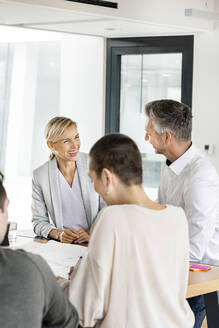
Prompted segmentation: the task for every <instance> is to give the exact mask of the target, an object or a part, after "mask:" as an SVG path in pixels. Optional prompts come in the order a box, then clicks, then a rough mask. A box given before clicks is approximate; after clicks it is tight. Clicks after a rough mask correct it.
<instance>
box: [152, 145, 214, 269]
mask: <svg viewBox="0 0 219 328" xmlns="http://www.w3.org/2000/svg"><path fill="white" fill-rule="evenodd" d="M158 201H159V203H161V204H171V205H175V206H180V207H182V208H183V209H184V211H185V214H186V217H187V219H188V223H189V237H190V259H191V260H192V261H201V262H205V260H206V261H208V263H211V264H213V263H215V262H216V261H219V177H218V174H217V172H216V170H215V168H214V167H213V166H212V164H211V163H210V162H209V160H208V159H207V158H206V156H205V155H204V154H203V153H202V152H201V151H200V150H198V149H197V148H196V147H195V146H194V145H192V146H191V147H190V148H189V149H188V150H187V151H186V152H185V153H184V154H183V155H182V156H181V157H179V158H178V159H177V160H176V161H174V162H173V163H172V164H170V165H169V166H168V165H167V162H166V163H164V164H163V167H162V171H161V183H160V188H159V192H158Z"/></svg>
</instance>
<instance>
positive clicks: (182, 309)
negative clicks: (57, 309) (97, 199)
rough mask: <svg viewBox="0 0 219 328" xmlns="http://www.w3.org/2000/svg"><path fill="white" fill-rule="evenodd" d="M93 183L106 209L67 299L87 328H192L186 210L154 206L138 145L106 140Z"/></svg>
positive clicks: (95, 150)
mask: <svg viewBox="0 0 219 328" xmlns="http://www.w3.org/2000/svg"><path fill="white" fill-rule="evenodd" d="M89 158H90V160H89V175H90V177H91V178H92V180H93V184H94V189H95V190H96V192H98V193H99V195H100V196H101V197H102V198H103V199H104V201H105V202H106V204H107V205H108V206H107V207H106V208H104V209H102V210H101V212H100V213H99V214H98V217H97V219H96V221H95V223H94V225H93V228H92V233H91V238H90V242H89V245H88V252H87V253H86V255H85V257H84V258H82V259H81V260H80V263H79V265H77V267H76V268H75V270H74V271H73V274H72V276H71V281H70V289H69V296H70V300H71V302H72V304H74V305H75V307H76V308H77V310H78V314H79V323H80V324H81V325H82V326H83V327H93V326H94V325H95V324H97V327H101V328H106V327H120V328H122V327H126V328H133V327H145V328H147V327H148V328H149V327H156V328H161V327H168V328H191V327H192V326H193V321H194V318H193V314H192V311H191V309H190V308H189V305H188V303H187V302H186V299H185V295H186V291H187V283H188V264H189V262H188V256H189V242H188V230H187V228H188V227H187V221H186V217H185V214H184V212H183V210H182V209H180V208H176V207H173V206H169V205H167V206H166V205H160V204H157V203H155V202H153V201H152V200H150V199H149V198H148V197H147V195H146V194H145V192H144V189H143V186H142V164H141V155H140V152H139V150H138V147H137V145H136V144H135V142H134V141H133V140H132V139H130V138H129V137H127V136H125V135H122V134H109V135H106V136H104V137H103V138H101V139H100V140H99V141H97V142H96V143H95V145H94V146H93V147H92V149H91V151H90V157H89Z"/></svg>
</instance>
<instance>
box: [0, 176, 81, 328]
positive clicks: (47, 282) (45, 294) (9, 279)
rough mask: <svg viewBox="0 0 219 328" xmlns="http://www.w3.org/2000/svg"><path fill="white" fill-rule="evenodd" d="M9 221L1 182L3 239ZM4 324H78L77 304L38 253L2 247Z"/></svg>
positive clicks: (38, 327) (8, 327) (25, 327)
mask: <svg viewBox="0 0 219 328" xmlns="http://www.w3.org/2000/svg"><path fill="white" fill-rule="evenodd" d="M7 224H8V198H7V195H6V192H5V189H4V187H3V185H2V183H1V182H0V243H1V242H2V240H3V239H4V236H5V233H6V230H7ZM0 290H1V297H0V327H2V328H3V327H4V328H12V327H16V328H30V327H34V328H42V327H45V328H46V327H56V328H74V327H77V324H78V315H77V312H76V310H75V308H74V307H73V306H72V304H71V303H70V302H69V301H68V299H67V298H66V297H65V296H64V294H63V291H62V289H61V288H60V287H59V286H58V284H57V282H56V278H55V276H54V275H53V273H52V272H51V270H50V268H49V267H48V265H47V264H46V262H45V261H44V260H43V259H42V258H41V257H40V256H38V255H34V254H30V253H26V252H24V251H22V250H12V249H8V248H4V247H0Z"/></svg>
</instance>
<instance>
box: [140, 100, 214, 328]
mask: <svg viewBox="0 0 219 328" xmlns="http://www.w3.org/2000/svg"><path fill="white" fill-rule="evenodd" d="M145 111H146V115H147V117H148V122H147V125H146V135H145V140H146V141H149V142H150V143H151V144H152V146H153V147H154V149H155V152H156V153H159V154H163V155H164V156H165V157H166V162H165V163H164V165H163V167H162V171H161V181H160V187H159V192H158V202H159V203H160V204H170V205H174V206H180V207H182V208H183V209H184V211H185V214H186V217H187V220H188V224H189V239H190V260H191V261H196V262H197V261H198V262H202V263H210V264H214V263H215V262H216V261H219V177H218V174H217V172H216V170H215V168H214V167H213V166H212V164H211V163H210V162H209V160H208V159H207V158H206V156H204V155H203V153H201V152H200V150H198V149H197V148H196V147H195V146H194V145H193V144H192V141H191V133H192V112H191V109H190V107H189V106H187V105H185V104H183V103H180V102H178V101H174V100H169V99H164V100H157V101H152V102H150V103H148V104H147V105H146V107H145ZM188 301H189V304H190V306H191V308H192V309H193V311H194V313H195V317H196V322H195V326H194V327H195V328H199V327H201V325H202V321H203V319H204V317H205V304H204V298H203V296H198V297H194V298H190V299H189V300H188Z"/></svg>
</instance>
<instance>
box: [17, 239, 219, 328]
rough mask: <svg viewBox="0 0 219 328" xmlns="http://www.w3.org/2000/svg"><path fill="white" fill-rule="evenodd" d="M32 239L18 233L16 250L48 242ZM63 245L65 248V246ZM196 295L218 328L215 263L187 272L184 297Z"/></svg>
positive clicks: (218, 277) (218, 286)
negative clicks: (187, 278)
mask: <svg viewBox="0 0 219 328" xmlns="http://www.w3.org/2000/svg"><path fill="white" fill-rule="evenodd" d="M31 237H32V238H31ZM33 237H34V235H33V234H32V235H30V234H26V235H25V233H21V234H20V235H19V233H18V236H17V241H16V248H17V246H19V247H21V246H22V245H25V243H27V244H30V243H31V242H32V243H33V245H34V244H36V245H37V243H39V242H41V243H47V242H48V241H47V240H44V239H37V238H35V239H34V238H33ZM53 242H54V241H53ZM49 243H50V242H49ZM49 243H48V244H49ZM55 243H56V244H57V247H59V246H60V247H62V246H63V244H60V243H58V242H55ZM65 245H66V246H67V244H65ZM71 246H73V248H74V247H78V246H76V245H75V246H74V245H71ZM33 247H34V246H33ZM79 247H80V246H79ZM84 248H85V247H83V248H81V249H82V252H84V250H83V249H84ZM24 249H25V247H24ZM81 249H79V253H80V252H81ZM27 250H28V249H27ZM77 255H78V254H77ZM79 255H80V254H79ZM81 255H83V254H81ZM205 264H210V265H211V263H205ZM60 265H61V263H60ZM54 272H55V270H54ZM198 295H204V299H205V306H206V317H207V324H208V328H218V327H219V263H217V265H216V266H212V269H211V270H209V271H200V272H192V271H190V272H189V282H188V289H187V295H186V297H187V298H190V297H193V296H198Z"/></svg>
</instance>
